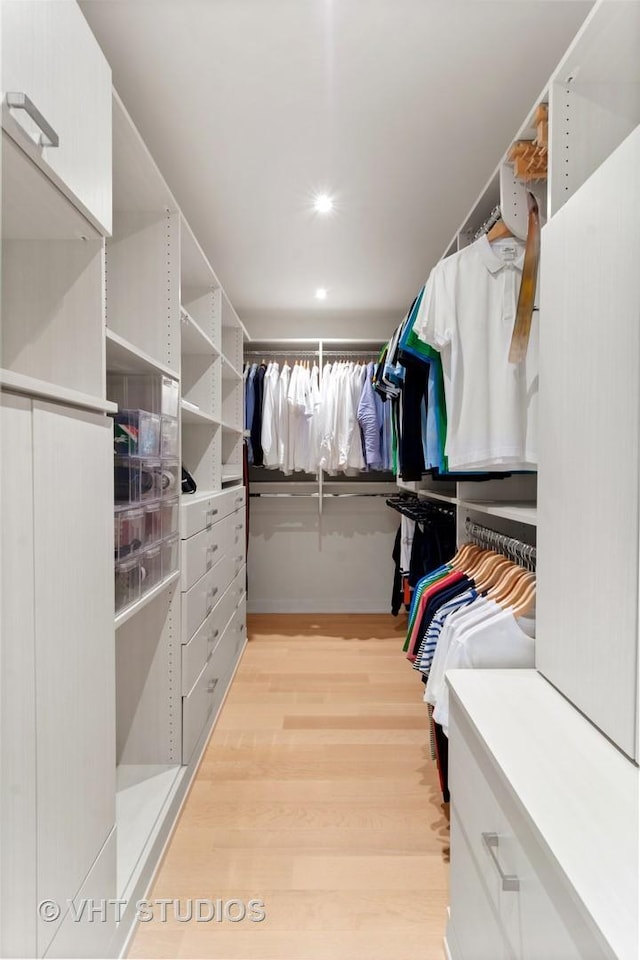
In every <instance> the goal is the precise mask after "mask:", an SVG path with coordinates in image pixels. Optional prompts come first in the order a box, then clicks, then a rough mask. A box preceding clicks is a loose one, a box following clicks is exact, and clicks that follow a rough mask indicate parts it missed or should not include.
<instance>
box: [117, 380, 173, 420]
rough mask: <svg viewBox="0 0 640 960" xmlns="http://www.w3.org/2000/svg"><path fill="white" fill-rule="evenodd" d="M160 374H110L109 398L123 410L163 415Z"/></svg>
mask: <svg viewBox="0 0 640 960" xmlns="http://www.w3.org/2000/svg"><path fill="white" fill-rule="evenodd" d="M162 379H163V378H162V377H161V375H160V374H151V373H149V374H140V373H138V374H134V373H124V374H123V373H109V374H107V397H108V398H109V400H112V401H113V402H114V403H117V404H118V407H119V408H120V409H121V410H150V411H151V413H156V414H159V413H161V412H162V411H161V403H162V390H161V380H162Z"/></svg>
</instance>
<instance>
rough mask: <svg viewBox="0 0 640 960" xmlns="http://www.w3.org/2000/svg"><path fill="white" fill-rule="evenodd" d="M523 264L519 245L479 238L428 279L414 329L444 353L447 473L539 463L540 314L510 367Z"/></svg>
mask: <svg viewBox="0 0 640 960" xmlns="http://www.w3.org/2000/svg"><path fill="white" fill-rule="evenodd" d="M523 261H524V253H523V250H522V246H521V244H519V242H518V241H516V240H506V241H505V240H501V241H498V242H496V243H494V244H490V243H489V241H488V240H487V238H486V236H484V237H481V238H480V239H479V240H477V241H476V242H475V243H473V244H471V246H469V247H465V249H464V250H461V251H460V252H459V253H457V254H454V255H453V256H451V257H447V259H445V260H442V261H441V262H440V263H438V264H437V265H436V266H435V267H434V268H433V270H432V271H431V275H430V277H429V280H428V282H427V285H426V289H425V294H424V297H423V298H422V303H421V304H420V309H419V311H418V316H417V318H416V322H415V325H414V332H415V333H416V334H417V335H418V336H419V337H420V339H422V340H424V341H425V343H428V344H429V345H430V346H432V347H434V348H435V349H436V350H439V351H440V354H441V358H442V371H443V376H444V389H445V398H446V403H447V443H446V448H445V452H446V454H447V457H448V458H449V466H450V467H451V468H457V469H462V468H466V469H475V468H481V467H487V466H492V465H496V466H501V467H505V468H509V467H511V468H512V469H516V468H527V467H534V466H535V464H536V462H537V443H536V437H535V432H536V409H535V407H536V404H537V393H538V344H537V340H538V320H537V316H538V315H537V312H535V313H534V314H533V321H532V325H531V337H530V342H529V348H528V352H527V357H526V359H525V361H523V362H522V363H519V364H513V363H509V348H510V345H511V337H512V334H513V327H514V322H515V316H516V308H517V304H518V294H519V291H520V281H521V276H522V265H523Z"/></svg>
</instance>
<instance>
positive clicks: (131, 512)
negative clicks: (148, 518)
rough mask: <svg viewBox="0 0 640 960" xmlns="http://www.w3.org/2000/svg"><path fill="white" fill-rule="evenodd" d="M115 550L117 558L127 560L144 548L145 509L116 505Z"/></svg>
mask: <svg viewBox="0 0 640 960" xmlns="http://www.w3.org/2000/svg"><path fill="white" fill-rule="evenodd" d="M113 532H114V552H115V558H116V560H126V559H127V557H131V555H132V554H134V553H137V552H138V550H141V549H142V546H143V541H144V511H143V510H141V509H136V508H134V509H131V508H129V507H116V509H115V515H114V531H113Z"/></svg>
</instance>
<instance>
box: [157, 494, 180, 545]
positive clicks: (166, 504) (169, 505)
mask: <svg viewBox="0 0 640 960" xmlns="http://www.w3.org/2000/svg"><path fill="white" fill-rule="evenodd" d="M160 512H161V514H162V536H163V537H169V536H171V534H172V533H177V531H178V523H179V520H180V500H179V498H178V497H174V498H173V499H171V500H163V501H162V504H161V507H160Z"/></svg>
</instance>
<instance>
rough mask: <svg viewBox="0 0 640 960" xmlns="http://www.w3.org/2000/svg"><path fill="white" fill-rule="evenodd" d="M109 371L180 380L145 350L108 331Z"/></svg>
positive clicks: (173, 371)
mask: <svg viewBox="0 0 640 960" xmlns="http://www.w3.org/2000/svg"><path fill="white" fill-rule="evenodd" d="M106 338H107V371H108V372H109V373H160V374H162V375H163V376H165V377H171V379H172V380H179V379H180V378H179V377H178V376H177V374H176V372H175V370H172V369H171V368H170V367H167V366H165V364H164V363H160V361H159V360H154V358H153V357H151V356H149V354H148V353H145V352H144V350H140V349H138V347H134V345H133V344H132V343H129V341H128V340H125V339H124V337H121V336H120V335H119V334H118V333H114V332H113V330H109V329H107V332H106Z"/></svg>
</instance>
